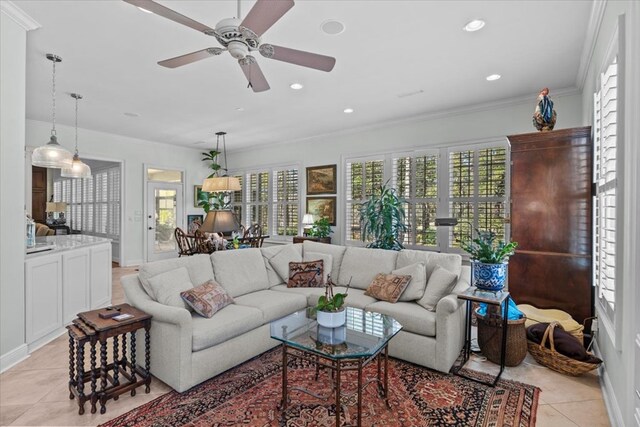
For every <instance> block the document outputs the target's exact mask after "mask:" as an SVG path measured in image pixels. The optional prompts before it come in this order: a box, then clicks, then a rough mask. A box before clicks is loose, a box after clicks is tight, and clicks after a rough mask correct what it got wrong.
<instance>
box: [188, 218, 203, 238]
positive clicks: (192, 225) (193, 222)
mask: <svg viewBox="0 0 640 427" xmlns="http://www.w3.org/2000/svg"><path fill="white" fill-rule="evenodd" d="M203 220H204V215H187V230H188V232H189V234H193V233H195V232H196V230H197V229H199V228H200V226H201V225H202V221H203Z"/></svg>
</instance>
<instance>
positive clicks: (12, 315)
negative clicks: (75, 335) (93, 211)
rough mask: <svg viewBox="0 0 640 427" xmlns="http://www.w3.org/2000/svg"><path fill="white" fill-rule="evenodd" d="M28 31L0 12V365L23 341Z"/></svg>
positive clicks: (20, 353) (16, 354)
mask: <svg viewBox="0 0 640 427" xmlns="http://www.w3.org/2000/svg"><path fill="white" fill-rule="evenodd" d="M26 41H27V32H26V30H25V29H24V28H23V27H22V26H20V25H18V23H16V22H15V21H14V20H13V19H11V18H10V17H9V16H8V15H7V14H6V13H5V12H4V10H3V11H2V12H1V13H0V75H1V76H2V78H1V79H0V93H1V94H2V97H1V99H0V355H1V356H0V370H2V369H5V368H6V367H7V366H8V365H11V364H12V363H15V362H17V361H18V360H20V359H21V358H22V357H25V356H26V351H27V349H26V346H25V345H24V333H25V332H24V250H25V235H26V232H25V215H24V141H25V138H24V113H25V68H26V46H27V45H26Z"/></svg>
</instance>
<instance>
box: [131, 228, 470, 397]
mask: <svg viewBox="0 0 640 427" xmlns="http://www.w3.org/2000/svg"><path fill="white" fill-rule="evenodd" d="M311 259H323V261H324V264H325V270H326V273H327V274H329V272H330V274H331V277H332V279H333V281H334V282H335V283H337V284H338V285H341V286H340V290H342V291H344V285H346V283H348V282H349V280H351V288H350V290H349V296H348V298H347V301H346V303H347V305H350V306H354V307H358V308H362V309H366V310H370V311H376V312H381V313H385V314H389V315H392V316H393V317H395V318H396V320H398V321H399V322H400V323H401V324H402V325H403V329H402V331H401V332H400V333H399V334H398V335H397V336H396V337H394V338H393V340H392V341H391V342H390V345H389V354H390V355H391V356H393V357H397V358H400V359H403V360H406V361H409V362H413V363H416V364H419V365H422V366H426V367H428V368H432V369H435V370H438V371H442V372H448V371H449V369H450V368H451V366H452V365H453V363H454V361H455V359H456V357H457V356H458V354H459V352H460V349H461V348H462V344H463V340H464V305H463V304H462V303H461V302H460V301H459V300H458V299H457V298H456V295H455V294H457V293H459V292H462V291H463V290H465V289H466V288H467V287H468V286H469V285H468V282H469V268H468V267H463V266H461V257H460V256H459V255H453V254H441V253H435V252H426V251H414V250H402V251H400V252H395V251H385V250H378V249H366V248H357V247H345V246H338V245H326V244H322V243H316V242H310V241H305V242H304V243H303V244H296V245H281V246H272V247H266V248H262V249H242V250H233V251H221V252H215V253H213V254H212V255H211V256H208V255H196V256H191V257H185V258H178V259H170V260H164V261H157V262H153V263H148V264H145V265H142V266H141V267H140V269H139V273H138V274H136V275H130V276H125V277H123V278H122V285H123V287H124V292H125V295H126V299H127V302H129V303H130V304H131V305H133V306H135V307H137V308H139V309H141V310H144V311H146V312H147V313H149V314H151V315H153V320H152V328H151V372H152V374H153V375H155V376H156V377H157V378H159V379H161V380H162V381H164V382H165V383H167V384H168V385H170V386H171V387H173V388H174V389H175V390H177V391H179V392H182V391H185V390H187V389H189V388H191V387H193V386H194V385H196V384H199V383H200V382H202V381H205V380H207V379H209V378H211V377H213V376H215V375H218V374H220V373H222V372H224V371H226V370H228V369H230V368H232V367H234V366H236V365H238V364H240V363H242V362H244V361H246V360H248V359H250V358H252V357H254V356H257V355H259V354H260V353H262V352H264V351H266V350H269V349H270V348H273V347H275V346H277V345H278V344H279V343H278V341H276V340H273V339H271V337H270V333H269V322H271V321H273V320H276V319H279V318H281V317H283V316H286V315H288V314H290V313H293V312H295V311H297V310H301V309H304V308H306V307H309V306H314V305H315V304H316V302H317V299H318V297H319V296H320V295H322V294H323V293H324V288H287V286H286V280H285V278H286V269H287V268H288V262H289V261H300V260H311ZM414 263H422V264H424V265H425V267H426V268H425V271H426V277H425V279H424V281H421V282H423V283H419V284H417V283H413V284H411V285H410V286H414V289H413V291H415V290H416V289H415V286H416V285H419V286H418V290H419V288H420V286H421V287H422V289H423V291H422V292H424V289H425V286H426V284H427V283H428V281H429V277H430V275H431V273H432V272H433V271H434V269H435V268H436V266H438V265H440V266H442V267H444V268H446V269H447V270H449V271H451V272H453V273H455V274H456V275H458V280H457V282H456V283H455V287H453V289H452V291H451V293H450V294H449V295H447V296H445V297H443V298H442V299H441V300H440V301H438V302H437V305H436V308H435V311H429V310H427V309H425V308H423V307H422V306H421V305H419V304H418V303H417V302H416V301H401V302H397V303H394V304H392V303H389V302H384V301H378V300H376V299H375V298H372V297H370V296H367V295H365V289H366V288H367V286H368V285H369V284H370V283H371V281H372V280H373V278H374V276H375V275H376V274H377V273H390V272H391V271H392V270H395V269H398V268H402V267H405V266H408V265H412V264H414ZM185 269H186V272H185ZM174 273H176V274H178V273H182V274H183V275H185V279H184V280H177V279H173V280H164V282H163V280H160V279H163V278H165V277H180V276H179V274H178V276H175V275H174ZM210 279H215V280H216V282H218V283H219V284H220V285H222V286H223V287H224V288H225V290H226V291H227V292H228V293H229V294H230V295H231V296H232V297H233V299H234V301H235V303H234V304H231V305H228V306H227V307H225V308H223V309H222V310H220V311H219V312H217V313H216V314H214V315H213V317H212V318H210V319H207V318H204V317H201V316H199V315H198V314H195V313H192V312H191V311H189V310H188V309H187V308H185V306H181V300H180V299H179V292H180V291H181V290H184V288H185V287H187V288H188V287H190V286H197V285H199V284H202V283H204V282H206V281H207V280H210ZM179 282H181V283H179ZM158 283H160V284H161V286H164V288H161V289H163V292H161V291H158V290H157V289H158V288H157V287H156V288H154V287H153V286H158ZM167 286H168V287H169V288H171V287H172V286H176V289H175V290H174V291H172V292H173V293H170V297H169V298H167V297H166V294H167V292H166V291H167ZM405 292H406V291H405ZM174 294H175V295H174ZM176 296H178V297H177V298H176Z"/></svg>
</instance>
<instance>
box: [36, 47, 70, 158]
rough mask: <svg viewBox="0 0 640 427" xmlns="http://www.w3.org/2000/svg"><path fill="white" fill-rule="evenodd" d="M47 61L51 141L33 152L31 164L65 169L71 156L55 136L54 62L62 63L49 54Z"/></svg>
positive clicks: (59, 59) (58, 58)
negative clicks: (49, 68) (50, 72)
mask: <svg viewBox="0 0 640 427" xmlns="http://www.w3.org/2000/svg"><path fill="white" fill-rule="evenodd" d="M47 59H48V60H49V61H51V62H53V79H52V80H53V83H52V85H51V88H52V91H51V92H52V99H53V102H52V105H53V108H52V115H51V122H52V127H51V139H49V142H47V143H46V144H45V145H43V146H42V147H38V148H36V149H35V150H33V155H32V156H31V164H32V165H33V166H40V167H43V168H65V167H70V166H71V163H72V162H73V155H72V154H71V153H70V152H69V151H68V150H66V149H65V148H64V147H62V146H61V145H60V144H58V137H57V136H56V62H62V58H60V57H59V56H57V55H53V54H51V53H47Z"/></svg>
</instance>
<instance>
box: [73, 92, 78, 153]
mask: <svg viewBox="0 0 640 427" xmlns="http://www.w3.org/2000/svg"><path fill="white" fill-rule="evenodd" d="M74 98H75V100H76V156H77V155H78V96H74Z"/></svg>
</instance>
